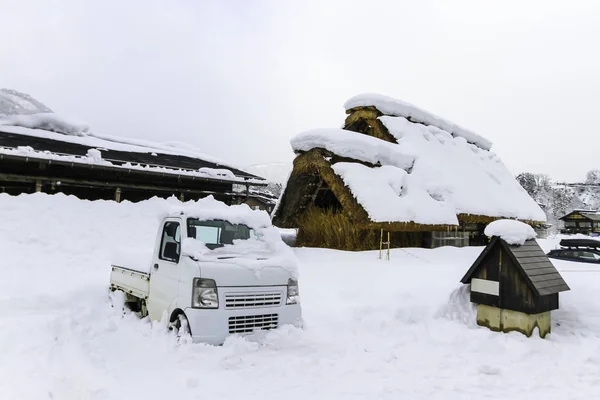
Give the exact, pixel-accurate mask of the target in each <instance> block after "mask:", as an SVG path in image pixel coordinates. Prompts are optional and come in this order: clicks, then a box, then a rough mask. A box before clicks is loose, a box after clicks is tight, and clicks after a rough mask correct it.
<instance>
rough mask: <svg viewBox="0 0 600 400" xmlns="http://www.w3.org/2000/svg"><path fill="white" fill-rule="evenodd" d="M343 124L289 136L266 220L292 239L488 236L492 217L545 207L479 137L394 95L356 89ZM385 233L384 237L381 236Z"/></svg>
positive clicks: (369, 244) (347, 241) (527, 215)
mask: <svg viewBox="0 0 600 400" xmlns="http://www.w3.org/2000/svg"><path fill="white" fill-rule="evenodd" d="M345 108H346V113H347V114H348V116H347V118H346V121H345V124H344V128H343V129H317V130H313V131H308V132H304V133H301V134H299V135H297V136H296V137H294V138H293V139H292V141H291V144H292V148H293V150H294V152H295V153H296V155H297V156H296V158H295V160H294V167H293V171H292V173H291V175H290V177H289V180H288V182H287V185H286V189H285V191H284V193H283V195H282V198H281V201H280V203H279V206H278V208H277V209H276V210H275V212H274V216H273V222H274V224H275V225H277V226H279V227H281V228H298V237H297V241H298V244H299V245H306V246H319V247H333V248H341V249H348V250H361V249H373V248H379V244H380V241H381V230H383V231H384V232H390V241H391V244H392V246H424V247H437V246H443V245H457V246H463V245H468V244H471V245H473V244H479V245H482V244H485V243H486V242H487V239H486V238H485V236H484V235H483V229H484V228H485V225H486V224H487V223H489V222H491V221H494V220H496V219H499V218H512V219H519V220H521V221H524V222H527V223H529V224H531V225H533V226H538V225H543V224H544V223H545V221H546V216H545V214H544V212H543V211H542V209H541V208H540V207H539V205H538V204H537V203H536V202H535V201H534V200H533V199H532V198H531V197H530V196H529V195H528V194H527V192H526V191H525V190H524V189H523V188H522V187H521V186H520V185H519V183H518V182H517V181H516V180H515V178H514V176H513V175H512V174H511V173H510V171H509V170H508V169H507V168H506V167H505V166H504V164H503V163H502V161H500V159H499V158H498V157H497V156H496V155H495V154H493V153H491V152H490V151H489V150H490V148H491V145H492V144H491V143H490V142H489V141H488V140H487V139H485V138H483V137H482V136H480V135H478V134H476V133H474V132H471V131H469V130H466V129H465V128H462V127H460V126H458V125H455V124H453V123H451V122H448V121H446V120H444V119H442V118H440V117H438V116H435V115H433V114H431V113H429V112H427V111H424V110H422V109H419V108H417V107H415V106H412V105H410V104H408V103H405V102H402V101H400V100H395V99H392V98H389V97H385V96H380V95H359V96H356V97H354V98H352V99H350V100H349V101H348V102H346V104H345ZM386 239H387V237H386Z"/></svg>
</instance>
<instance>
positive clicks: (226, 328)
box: [184, 304, 303, 345]
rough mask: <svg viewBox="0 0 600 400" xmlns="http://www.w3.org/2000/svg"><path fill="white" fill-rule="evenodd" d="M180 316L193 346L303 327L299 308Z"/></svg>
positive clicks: (190, 312) (191, 310)
mask: <svg viewBox="0 0 600 400" xmlns="http://www.w3.org/2000/svg"><path fill="white" fill-rule="evenodd" d="M184 312H185V315H186V317H187V319H188V323H189V325H190V330H191V332H192V339H193V341H194V342H195V343H208V344H212V345H221V344H223V343H224V342H225V340H226V339H227V338H228V337H229V336H231V335H239V336H244V337H248V338H252V337H256V336H257V334H258V333H259V332H264V331H265V330H268V329H275V328H280V327H282V326H286V325H292V326H295V327H299V328H302V327H303V320H302V309H301V307H300V305H299V304H290V305H282V306H280V307H272V308H249V309H237V310H224V309H221V308H219V309H215V310H207V309H198V308H186V309H185V310H184Z"/></svg>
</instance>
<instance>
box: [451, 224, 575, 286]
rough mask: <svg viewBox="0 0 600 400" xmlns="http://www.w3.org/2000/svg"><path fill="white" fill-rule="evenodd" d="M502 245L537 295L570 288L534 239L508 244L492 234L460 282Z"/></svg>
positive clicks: (469, 278)
mask: <svg viewBox="0 0 600 400" xmlns="http://www.w3.org/2000/svg"><path fill="white" fill-rule="evenodd" d="M495 246H502V248H503V249H504V251H505V253H506V254H508V256H509V257H510V258H511V259H512V261H513V263H514V265H515V266H516V267H517V269H518V270H519V272H520V273H521V275H522V276H523V278H524V280H525V281H526V282H527V284H528V286H529V287H530V288H531V289H532V290H533V291H534V292H535V293H536V294H537V295H538V296H545V295H549V294H554V293H559V292H564V291H567V290H570V288H569V286H568V285H567V283H566V282H565V281H564V280H563V278H562V276H561V275H560V273H559V272H558V271H557V270H556V268H555V267H554V265H553V264H552V262H550V259H549V258H548V256H546V253H544V251H543V250H542V249H541V247H540V246H539V244H538V243H537V242H536V241H535V239H531V240H528V241H526V242H525V244H523V246H517V245H509V244H508V243H506V242H505V241H504V240H502V239H500V238H499V237H498V236H494V237H493V238H492V240H491V241H490V243H489V244H488V245H487V247H486V248H485V249H484V250H483V251H482V252H481V254H480V255H479V257H477V260H475V262H474V263H473V265H472V266H471V268H469V270H468V271H467V273H466V274H465V276H463V278H462V279H461V282H462V283H470V282H471V278H472V277H473V274H474V273H475V271H476V270H477V268H479V266H480V265H481V263H482V262H483V261H484V260H485V259H486V257H487V256H488V254H489V253H490V251H491V249H493V248H494V247H495Z"/></svg>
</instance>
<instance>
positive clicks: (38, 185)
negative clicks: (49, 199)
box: [35, 179, 42, 192]
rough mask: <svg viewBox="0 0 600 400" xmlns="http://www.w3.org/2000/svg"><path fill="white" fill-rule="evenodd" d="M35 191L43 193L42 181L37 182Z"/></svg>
mask: <svg viewBox="0 0 600 400" xmlns="http://www.w3.org/2000/svg"><path fill="white" fill-rule="evenodd" d="M35 191H36V192H41V191H42V181H41V180H39V179H37V180H36V181H35Z"/></svg>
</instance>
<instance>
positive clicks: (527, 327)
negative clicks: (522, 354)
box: [477, 304, 551, 338]
mask: <svg viewBox="0 0 600 400" xmlns="http://www.w3.org/2000/svg"><path fill="white" fill-rule="evenodd" d="M477 325H480V326H485V327H487V328H489V329H491V330H493V331H495V332H512V331H517V332H521V333H522V334H524V335H526V336H527V337H531V335H532V334H533V329H534V328H535V327H537V328H538V331H539V333H540V337H541V338H545V337H546V335H547V334H549V333H550V326H551V321H550V311H546V312H543V313H539V314H526V313H522V312H519V311H513V310H506V309H503V308H497V307H491V306H486V305H483V304H478V305H477Z"/></svg>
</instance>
